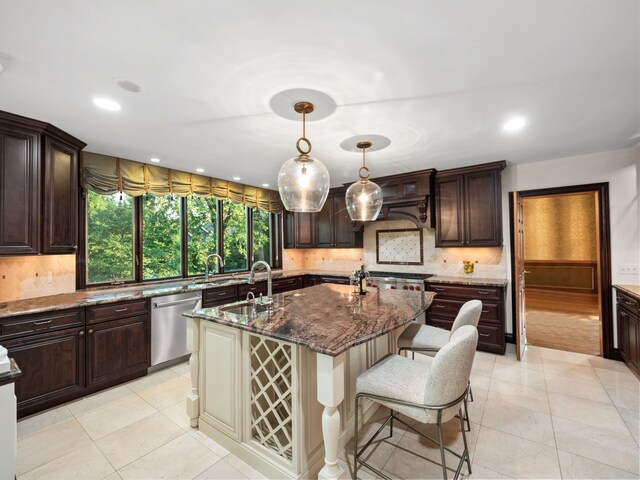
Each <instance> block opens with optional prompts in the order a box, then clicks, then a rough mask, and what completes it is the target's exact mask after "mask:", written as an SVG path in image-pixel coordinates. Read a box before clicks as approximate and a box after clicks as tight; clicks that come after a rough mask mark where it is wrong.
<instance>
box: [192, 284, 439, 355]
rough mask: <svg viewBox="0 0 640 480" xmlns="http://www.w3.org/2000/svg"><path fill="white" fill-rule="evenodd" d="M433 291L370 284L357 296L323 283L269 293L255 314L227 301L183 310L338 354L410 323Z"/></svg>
mask: <svg viewBox="0 0 640 480" xmlns="http://www.w3.org/2000/svg"><path fill="white" fill-rule="evenodd" d="M434 296H435V294H434V293H432V292H416V291H407V290H386V289H385V290H377V289H371V290H369V292H368V293H367V295H364V296H358V295H355V294H353V293H352V287H351V286H349V285H336V284H329V283H325V284H322V285H316V286H315V287H309V288H305V289H302V290H294V291H291V292H285V293H282V294H277V295H274V297H273V305H272V307H271V309H270V310H268V311H264V312H261V313H257V314H256V315H254V316H251V315H249V316H242V315H233V314H230V313H229V312H228V311H227V312H225V309H228V308H229V305H227V306H224V307H213V308H203V309H200V310H194V311H193V312H190V313H185V314H184V316H186V317H191V318H198V319H203V320H208V321H211V322H215V323H219V324H222V325H227V326H230V327H234V328H238V329H241V330H247V331H249V332H253V333H258V334H260V335H264V336H267V337H272V338H276V339H278V340H283V341H286V342H291V343H297V344H299V345H304V346H305V347H307V348H309V349H310V350H312V351H314V352H318V353H323V354H326V355H330V356H337V355H340V354H341V353H342V352H344V351H346V350H348V349H349V348H351V347H353V346H355V345H359V344H361V343H364V342H366V341H368V340H371V339H373V338H376V337H379V336H381V335H384V334H385V333H387V332H390V331H392V330H394V329H396V328H398V327H400V326H402V325H404V324H406V323H409V322H410V321H412V320H413V319H414V318H416V317H417V316H418V315H420V314H421V313H423V312H424V311H425V310H426V309H427V308H428V307H429V305H430V304H431V301H432V300H433V297H434ZM236 303H244V302H236Z"/></svg>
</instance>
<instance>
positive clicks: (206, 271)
mask: <svg viewBox="0 0 640 480" xmlns="http://www.w3.org/2000/svg"><path fill="white" fill-rule="evenodd" d="M212 257H213V258H216V259H218V262H217V268H216V269H215V270H214V273H220V269H221V268H222V267H224V261H223V260H222V257H221V256H220V255H218V254H217V253H212V254H211V255H209V256H208V257H207V259H206V260H205V264H204V280H205V282H208V281H209V274H210V272H209V263H210V262H209V260H211V258H212Z"/></svg>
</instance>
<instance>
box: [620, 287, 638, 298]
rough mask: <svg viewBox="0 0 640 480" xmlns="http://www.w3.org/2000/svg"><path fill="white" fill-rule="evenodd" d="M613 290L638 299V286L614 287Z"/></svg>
mask: <svg viewBox="0 0 640 480" xmlns="http://www.w3.org/2000/svg"><path fill="white" fill-rule="evenodd" d="M614 287H615V288H617V289H619V290H622V291H624V292H625V293H627V294H629V295H633V296H634V297H636V298H638V299H640V285H618V284H615V285H614Z"/></svg>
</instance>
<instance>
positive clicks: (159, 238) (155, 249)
mask: <svg viewBox="0 0 640 480" xmlns="http://www.w3.org/2000/svg"><path fill="white" fill-rule="evenodd" d="M180 229H181V222H180V198H179V197H175V196H173V195H166V196H162V197H159V196H155V195H145V197H143V200H142V278H143V280H149V279H156V278H168V277H179V276H181V275H182V265H181V249H180V245H181V242H180Z"/></svg>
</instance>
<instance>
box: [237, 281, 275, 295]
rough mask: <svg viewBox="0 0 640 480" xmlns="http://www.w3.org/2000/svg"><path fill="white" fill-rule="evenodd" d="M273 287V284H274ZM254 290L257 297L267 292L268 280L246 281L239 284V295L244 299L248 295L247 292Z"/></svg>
mask: <svg viewBox="0 0 640 480" xmlns="http://www.w3.org/2000/svg"><path fill="white" fill-rule="evenodd" d="M272 288H273V285H272ZM249 292H253V294H254V295H255V296H256V297H257V296H258V295H260V294H263V295H266V294H267V282H256V283H254V284H250V283H246V284H243V285H238V297H239V298H240V299H244V297H246V296H247V293H249Z"/></svg>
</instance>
